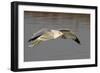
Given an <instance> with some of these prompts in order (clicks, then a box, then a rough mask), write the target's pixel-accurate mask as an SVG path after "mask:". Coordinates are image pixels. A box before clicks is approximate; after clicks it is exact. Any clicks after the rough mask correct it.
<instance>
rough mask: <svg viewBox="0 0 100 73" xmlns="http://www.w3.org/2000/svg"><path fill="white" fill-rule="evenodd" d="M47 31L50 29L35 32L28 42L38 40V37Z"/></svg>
mask: <svg viewBox="0 0 100 73" xmlns="http://www.w3.org/2000/svg"><path fill="white" fill-rule="evenodd" d="M47 31H48V29H42V30H40V31H38V32H36V33H34V34H33V36H32V37H31V38H30V39H29V40H28V42H31V41H34V40H36V39H37V38H39V37H40V36H41V35H43V34H44V33H45V32H47Z"/></svg>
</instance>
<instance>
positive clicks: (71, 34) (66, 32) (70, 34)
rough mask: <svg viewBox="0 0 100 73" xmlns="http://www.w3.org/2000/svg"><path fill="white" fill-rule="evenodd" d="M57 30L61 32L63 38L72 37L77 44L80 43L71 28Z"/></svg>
mask: <svg viewBox="0 0 100 73" xmlns="http://www.w3.org/2000/svg"><path fill="white" fill-rule="evenodd" d="M59 31H61V32H62V33H63V35H62V36H61V37H62V38H63V39H72V40H74V41H75V42H77V43H78V44H80V41H79V39H78V37H77V36H76V35H75V33H74V32H72V31H71V30H59Z"/></svg>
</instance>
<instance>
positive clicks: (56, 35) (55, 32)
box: [51, 30, 63, 38]
mask: <svg viewBox="0 0 100 73" xmlns="http://www.w3.org/2000/svg"><path fill="white" fill-rule="evenodd" d="M51 32H52V33H53V34H54V35H53V36H54V38H58V37H59V36H61V35H62V34H63V33H62V32H60V31H58V30H51Z"/></svg>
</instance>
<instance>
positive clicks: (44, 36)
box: [28, 29, 51, 47]
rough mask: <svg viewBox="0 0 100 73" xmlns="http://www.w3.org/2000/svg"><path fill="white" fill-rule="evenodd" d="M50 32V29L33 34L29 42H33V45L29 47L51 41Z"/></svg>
mask: <svg viewBox="0 0 100 73" xmlns="http://www.w3.org/2000/svg"><path fill="white" fill-rule="evenodd" d="M48 31H49V29H42V30H40V31H38V32H37V33H35V34H33V36H32V37H31V38H30V39H29V40H28V42H31V45H29V47H33V46H35V45H38V44H39V43H41V42H43V41H46V40H49V39H51V38H50V34H49V32H48Z"/></svg>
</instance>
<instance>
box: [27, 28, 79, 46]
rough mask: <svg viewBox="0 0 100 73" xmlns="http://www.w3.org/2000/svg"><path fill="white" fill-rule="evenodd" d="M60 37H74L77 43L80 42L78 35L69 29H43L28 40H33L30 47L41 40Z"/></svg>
mask: <svg viewBox="0 0 100 73" xmlns="http://www.w3.org/2000/svg"><path fill="white" fill-rule="evenodd" d="M59 37H60V38H62V39H72V40H74V41H75V42H76V43H78V44H80V41H79V39H78V37H77V36H76V35H75V33H74V32H72V31H71V30H69V29H58V30H55V29H42V30H40V31H38V32H37V33H35V34H33V35H32V37H31V38H30V39H29V40H28V42H31V45H29V47H34V46H35V45H38V44H40V43H41V42H44V41H48V40H52V39H57V38H59Z"/></svg>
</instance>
